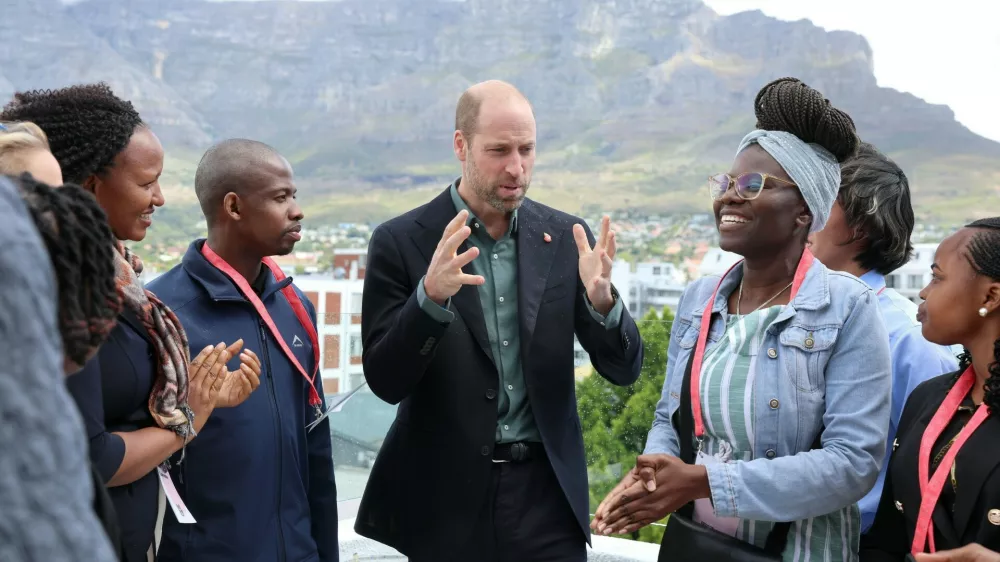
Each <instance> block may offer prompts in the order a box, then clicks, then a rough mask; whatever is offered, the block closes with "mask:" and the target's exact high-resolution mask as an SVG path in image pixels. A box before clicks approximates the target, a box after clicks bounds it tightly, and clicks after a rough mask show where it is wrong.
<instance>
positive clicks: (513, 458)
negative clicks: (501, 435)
mask: <svg viewBox="0 0 1000 562" xmlns="http://www.w3.org/2000/svg"><path fill="white" fill-rule="evenodd" d="M543 457H545V446H544V445H542V444H541V443H538V442H534V441H520V442H517V443H498V444H497V446H496V447H494V448H493V462H527V461H530V460H532V459H540V458H543Z"/></svg>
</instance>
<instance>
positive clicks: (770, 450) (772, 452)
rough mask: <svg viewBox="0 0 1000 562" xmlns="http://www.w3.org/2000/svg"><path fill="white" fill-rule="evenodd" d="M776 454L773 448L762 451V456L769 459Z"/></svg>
mask: <svg viewBox="0 0 1000 562" xmlns="http://www.w3.org/2000/svg"><path fill="white" fill-rule="evenodd" d="M776 454H777V453H775V452H774V449H768V450H766V451H764V456H765V457H767V458H769V459H773V458H774V455H776Z"/></svg>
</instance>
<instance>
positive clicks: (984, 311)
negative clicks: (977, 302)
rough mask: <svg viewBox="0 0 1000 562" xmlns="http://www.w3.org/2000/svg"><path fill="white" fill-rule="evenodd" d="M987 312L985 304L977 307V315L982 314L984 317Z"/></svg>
mask: <svg viewBox="0 0 1000 562" xmlns="http://www.w3.org/2000/svg"><path fill="white" fill-rule="evenodd" d="M987 312H989V311H988V310H986V307H985V306H984V307H982V308H980V309H979V315H980V316H982V317H983V318H986V313H987Z"/></svg>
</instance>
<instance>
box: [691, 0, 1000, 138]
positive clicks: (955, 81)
mask: <svg viewBox="0 0 1000 562" xmlns="http://www.w3.org/2000/svg"><path fill="white" fill-rule="evenodd" d="M705 3H706V4H708V5H709V6H711V7H712V8H713V9H714V10H715V11H716V12H719V13H721V14H732V13H735V12H741V11H745V10H754V9H759V10H761V11H763V12H764V13H765V14H767V15H769V16H773V17H776V18H779V19H783V20H797V19H802V18H807V19H809V20H812V22H813V23H815V24H816V25H818V26H820V27H823V28H826V29H830V30H833V29H844V30H848V31H854V32H856V33H860V34H861V35H864V36H865V38H866V39H868V43H869V44H870V45H871V47H872V51H873V52H874V56H875V78H876V79H877V80H878V83H879V85H880V86H886V87H889V88H895V89H897V90H902V91H904V92H909V93H911V94H913V95H915V96H918V97H920V98H923V99H925V100H927V101H929V102H931V103H940V104H946V105H948V106H950V107H951V109H952V110H953V111H954V112H955V117H956V118H957V119H958V120H959V121H960V122H961V123H962V124H963V125H965V126H966V127H968V128H969V129H971V130H973V131H975V132H976V133H979V134H980V135H983V136H985V137H989V138H991V139H994V140H1000V100H998V92H1000V71H998V69H997V66H996V64H997V61H1000V27H997V24H998V22H1000V2H996V1H995V0H989V1H988V0H948V1H947V2H941V1H935V2H931V1H930V0H920V1H919V2H914V1H912V0H911V1H904V0H836V1H829V0H705Z"/></svg>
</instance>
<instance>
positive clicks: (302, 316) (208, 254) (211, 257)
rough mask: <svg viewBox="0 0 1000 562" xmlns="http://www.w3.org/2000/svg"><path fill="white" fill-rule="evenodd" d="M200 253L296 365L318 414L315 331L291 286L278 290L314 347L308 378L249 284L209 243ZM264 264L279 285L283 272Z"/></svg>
mask: <svg viewBox="0 0 1000 562" xmlns="http://www.w3.org/2000/svg"><path fill="white" fill-rule="evenodd" d="M201 253H202V255H204V256H205V259H207V260H208V262H209V263H211V264H212V265H214V266H215V267H216V268H218V269H219V270H220V271H222V272H223V273H225V274H226V276H227V277H229V278H230V279H232V281H233V283H235V284H236V287H237V288H239V290H240V292H241V293H243V296H244V297H246V299H247V300H248V301H250V304H252V305H253V307H254V309H256V310H257V314H258V315H260V319H261V320H263V321H264V324H266V325H267V327H268V329H269V330H271V335H273V336H274V339H275V340H276V341H277V342H278V346H279V347H280V348H281V351H283V352H284V353H285V356H286V357H288V359H289V360H290V361H291V362H292V365H295V369H296V370H297V371H298V372H299V373H300V374H301V375H302V376H303V377H304V378H305V379H306V380H307V381H309V405H310V406H312V407H313V408H314V409H315V410H316V415H317V416H319V415H321V413H322V412H321V411H320V406H321V405H322V403H323V402H322V400H320V397H319V392H317V391H316V384H315V382H316V373H317V371H318V370H319V340H318V337H317V335H316V329H315V328H314V327H313V324H312V319H311V318H309V313H308V312H306V307H305V305H303V304H302V300H301V299H300V298H299V295H298V293H296V292H295V289H294V288H292V285H291V284H288V285H287V286H286V287H285V288H283V289H281V293H282V294H283V295H285V298H286V299H287V300H288V304H290V305H292V310H293V311H294V312H295V316H296V317H297V318H298V319H299V323H301V324H302V327H303V328H304V329H305V331H306V335H307V336H308V337H309V342H310V343H312V348H313V359H314V361H313V365H314V367H313V372H312V375H311V376H310V375H309V373H306V370H305V369H304V368H303V367H302V364H301V363H299V360H298V359H296V358H295V354H293V353H292V350H291V349H288V344H286V343H285V338H283V337H282V336H281V332H279V331H278V327H277V326H275V325H274V320H272V319H271V315H270V314H268V312H267V308H265V307H264V303H263V302H261V300H260V297H258V296H257V293H255V292H254V290H253V289H252V288H251V287H250V283H248V282H247V280H246V279H245V278H244V277H243V276H242V275H240V273H239V272H238V271H236V270H235V269H233V266H231V265H229V264H228V263H226V260H224V259H222V257H221V256H219V254H216V253H215V251H214V250H212V249H211V248H209V247H208V242H205V243H204V244H202V247H201ZM263 262H264V265H266V266H267V268H268V269H270V270H271V274H272V275H274V279H275V281H277V282H278V283H280V282H281V281H283V280H284V279H285V272H283V271H281V268H280V267H278V264H276V263H274V260H272V259H271V258H264V260H263Z"/></svg>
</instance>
